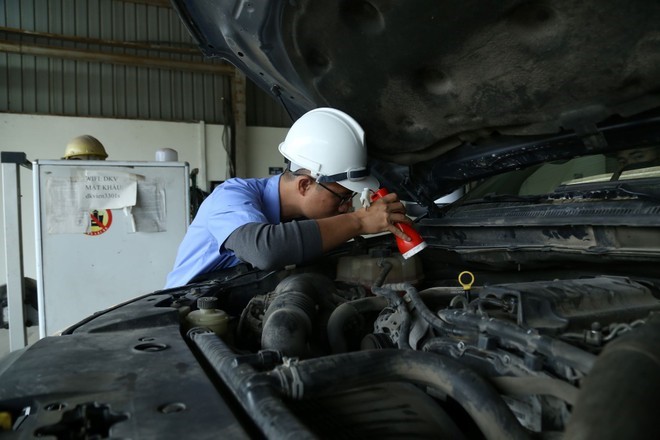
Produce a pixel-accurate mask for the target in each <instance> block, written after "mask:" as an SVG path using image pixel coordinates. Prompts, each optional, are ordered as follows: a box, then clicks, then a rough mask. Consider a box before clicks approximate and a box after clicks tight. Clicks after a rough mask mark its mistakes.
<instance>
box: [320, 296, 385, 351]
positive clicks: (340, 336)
mask: <svg viewBox="0 0 660 440" xmlns="http://www.w3.org/2000/svg"><path fill="white" fill-rule="evenodd" d="M385 307H387V299H385V298H383V297H380V296H371V297H368V298H361V299H358V300H355V301H349V302H345V303H343V304H340V305H339V307H337V308H336V309H335V310H334V311H333V312H332V314H331V315H330V319H328V328H327V332H328V342H329V344H330V349H331V350H332V352H333V353H346V352H347V351H348V342H347V341H346V337H345V329H346V326H347V325H348V324H350V323H352V322H355V321H356V320H359V319H360V318H361V315H362V313H366V312H379V311H381V310H382V309H383V308H385Z"/></svg>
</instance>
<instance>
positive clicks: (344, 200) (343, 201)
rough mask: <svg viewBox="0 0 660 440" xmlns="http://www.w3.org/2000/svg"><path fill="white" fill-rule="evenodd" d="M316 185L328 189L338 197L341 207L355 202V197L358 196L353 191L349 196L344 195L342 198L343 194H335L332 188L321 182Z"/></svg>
mask: <svg viewBox="0 0 660 440" xmlns="http://www.w3.org/2000/svg"><path fill="white" fill-rule="evenodd" d="M316 183H317V184H319V185H321V186H322V187H323V188H325V189H327V190H328V191H330V192H331V193H332V194H333V195H334V196H335V197H337V198H338V199H339V206H341V205H345V204H346V203H348V202H350V201H351V200H353V197H355V195H356V194H357V193H355V192H353V191H351V192H350V193H348V194H344V195H343V196H342V195H341V194H339V193H338V192H335V191H333V190H331V189H330V188H328V187H327V186H325V185H324V184H322V183H321V182H316Z"/></svg>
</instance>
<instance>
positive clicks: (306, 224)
mask: <svg viewBox="0 0 660 440" xmlns="http://www.w3.org/2000/svg"><path fill="white" fill-rule="evenodd" d="M224 246H225V248H227V249H230V250H232V251H233V252H234V253H235V254H236V257H238V258H239V259H241V260H243V261H245V262H247V263H250V264H251V265H252V266H254V267H256V268H259V269H261V270H271V269H278V268H282V267H284V266H287V265H289V264H300V263H303V262H305V261H309V260H311V259H314V258H316V257H318V256H320V255H321V254H322V253H323V247H322V242H321V231H320V229H319V226H318V224H317V223H316V222H315V221H314V220H300V221H296V220H294V221H290V222H285V223H280V224H277V225H271V224H267V223H248V224H246V225H243V226H240V227H238V228H237V229H236V230H235V231H234V232H232V233H231V235H229V237H228V238H227V240H226V241H225V243H224Z"/></svg>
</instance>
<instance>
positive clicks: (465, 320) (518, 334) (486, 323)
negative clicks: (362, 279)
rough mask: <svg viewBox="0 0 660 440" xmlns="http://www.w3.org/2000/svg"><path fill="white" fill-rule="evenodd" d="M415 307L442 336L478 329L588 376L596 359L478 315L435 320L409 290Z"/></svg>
mask: <svg viewBox="0 0 660 440" xmlns="http://www.w3.org/2000/svg"><path fill="white" fill-rule="evenodd" d="M406 292H407V295H408V297H409V298H410V300H411V301H412V304H413V305H414V307H415V308H416V309H417V310H418V311H419V313H420V314H421V315H422V318H424V319H425V320H426V321H427V322H428V323H429V324H430V325H431V326H432V327H433V328H435V329H436V330H438V331H440V332H445V333H452V334H453V333H455V329H456V328H466V327H467V328H470V327H471V328H474V329H476V330H478V331H479V332H481V333H486V334H490V335H493V336H498V337H500V338H501V339H502V340H505V341H511V342H514V343H516V344H518V345H521V346H523V347H525V348H527V349H531V350H534V351H537V352H539V353H541V354H543V355H546V356H548V357H550V358H552V359H557V360H559V361H561V362H564V363H565V364H566V365H569V366H570V367H572V368H575V369H577V370H579V371H582V372H584V373H587V372H589V370H590V369H591V367H592V366H593V364H594V361H595V360H596V356H594V355H593V354H591V353H588V352H586V351H584V350H580V349H579V348H577V347H574V346H572V345H570V344H567V343H565V342H562V341H559V340H557V339H554V338H550V337H548V336H543V335H539V334H534V333H529V332H527V331H525V330H523V329H521V328H520V327H517V326H515V325H513V324H509V323H507V322H504V321H499V320H494V319H490V318H486V317H482V316H477V315H475V314H471V313H466V312H464V311H457V310H443V311H441V312H440V313H439V317H438V316H435V315H434V314H433V312H431V310H429V308H428V307H426V305H425V304H424V301H422V299H421V297H420V296H419V293H418V292H417V289H415V288H414V287H411V288H409V289H407V290H406Z"/></svg>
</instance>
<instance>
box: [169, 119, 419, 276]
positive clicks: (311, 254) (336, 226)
mask: <svg viewBox="0 0 660 440" xmlns="http://www.w3.org/2000/svg"><path fill="white" fill-rule="evenodd" d="M279 151H280V153H282V155H283V156H284V157H285V158H286V159H288V161H289V166H288V168H287V170H286V171H285V172H284V173H283V174H281V175H277V176H273V177H269V178H259V179H238V178H236V179H229V180H227V181H226V182H225V183H223V184H222V185H220V186H219V187H218V188H216V189H215V191H213V193H212V194H211V195H210V196H209V197H207V198H206V199H205V200H204V202H203V203H202V205H201V206H200V208H199V211H198V212H197V215H196V216H195V219H194V220H193V222H192V223H191V225H190V227H189V228H188V232H187V233H186V236H185V237H184V239H183V241H182V243H181V245H180V247H179V251H178V254H177V257H176V261H175V263H174V268H173V269H172V271H171V272H170V274H169V275H168V277H167V283H166V286H165V287H166V288H170V287H176V286H182V285H185V284H187V283H188V282H190V281H191V280H193V279H194V278H196V277H198V276H200V275H202V274H205V273H208V272H212V271H215V270H218V269H224V268H229V267H233V266H236V265H237V264H239V263H241V262H246V263H249V264H251V265H252V266H253V267H256V268H259V269H262V270H269V269H274V268H281V267H284V266H286V265H290V264H300V263H303V262H305V261H309V260H311V259H314V258H316V257H318V256H320V255H322V254H323V253H324V252H326V251H329V250H331V249H333V248H335V247H337V246H339V245H340V244H342V243H344V242H346V241H347V240H349V239H351V238H353V237H355V236H357V235H361V234H375V233H379V232H386V231H390V232H392V233H393V234H395V235H397V236H398V237H401V238H403V239H404V240H407V241H409V240H410V238H409V237H408V236H407V235H406V234H404V233H403V232H401V231H400V230H399V229H398V228H396V227H395V226H394V224H395V223H398V222H403V223H411V221H410V219H409V218H408V217H407V216H406V215H405V207H404V206H403V204H402V203H401V202H400V201H399V199H398V197H397V196H396V194H389V195H387V196H385V197H383V198H381V199H379V200H377V201H376V202H374V203H373V204H372V205H371V206H370V207H369V208H361V209H358V210H356V211H353V210H352V200H353V197H354V196H355V195H356V193H361V192H363V191H376V190H377V189H378V181H377V180H376V179H375V178H374V177H372V176H370V175H369V172H368V170H367V168H366V165H367V152H366V147H365V144H364V130H362V127H360V125H359V124H358V123H357V122H356V121H355V120H354V119H353V118H351V117H350V116H349V115H347V114H346V113H343V112H341V111H339V110H336V109H332V108H318V109H315V110H312V111H310V112H308V113H306V114H304V115H303V116H302V117H301V118H300V119H298V120H297V121H296V122H295V123H294V124H293V126H292V127H291V129H290V130H289V132H288V133H287V136H286V138H285V140H284V142H282V144H280V146H279Z"/></svg>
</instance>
